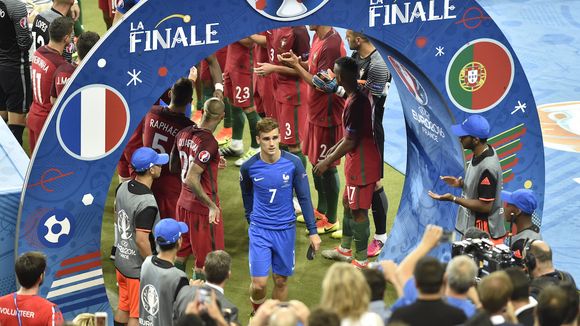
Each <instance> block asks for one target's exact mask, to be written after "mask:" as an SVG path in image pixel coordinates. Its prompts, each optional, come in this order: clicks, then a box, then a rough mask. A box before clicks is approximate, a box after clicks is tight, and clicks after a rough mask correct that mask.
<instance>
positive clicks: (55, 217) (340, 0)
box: [17, 0, 544, 318]
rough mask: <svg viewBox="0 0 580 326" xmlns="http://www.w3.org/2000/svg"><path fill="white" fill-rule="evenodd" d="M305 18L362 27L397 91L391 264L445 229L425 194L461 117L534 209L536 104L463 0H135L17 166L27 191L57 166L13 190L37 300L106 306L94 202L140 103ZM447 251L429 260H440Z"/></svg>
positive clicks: (444, 162) (539, 159)
mask: <svg viewBox="0 0 580 326" xmlns="http://www.w3.org/2000/svg"><path fill="white" fill-rule="evenodd" d="M264 5H265V7H263V6H264ZM256 6H258V8H261V9H257V8H256ZM304 24H318V25H331V26H338V27H344V28H349V29H353V30H356V31H361V32H363V33H365V34H366V35H368V36H369V37H370V38H371V39H372V41H373V42H374V43H375V45H376V47H377V48H378V50H379V52H380V53H381V55H382V56H383V58H384V59H385V61H386V62H387V64H388V66H389V68H390V69H391V70H392V72H393V76H394V80H395V82H396V83H397V88H398V89H399V93H400V97H401V99H402V105H403V110H404V116H405V124H406V130H407V142H408V145H407V147H408V153H407V162H408V165H407V171H406V180H405V184H404V189H403V195H402V198H401V205H400V208H399V212H398V215H397V219H396V222H395V224H394V227H393V230H392V233H391V236H390V238H389V240H388V243H387V246H386V248H387V249H386V250H384V252H383V253H382V256H381V258H383V259H386V258H390V259H395V260H401V259H402V258H403V257H404V256H405V255H406V254H407V253H408V252H409V251H410V250H411V249H412V248H413V247H414V246H415V245H416V244H417V243H418V242H419V240H420V238H421V235H422V232H423V230H424V227H425V225H427V224H429V223H436V224H439V225H442V226H443V227H444V228H446V229H453V226H454V221H455V217H456V213H457V206H456V205H453V204H451V203H446V202H436V201H433V200H431V199H430V198H429V197H428V195H427V191H428V190H431V189H432V190H434V191H436V192H448V191H449V190H450V189H448V188H447V186H446V185H445V184H444V183H443V182H442V181H440V179H439V176H440V175H456V176H459V175H462V174H463V171H464V157H465V158H469V153H463V151H462V149H461V146H460V143H459V141H458V139H457V138H456V137H454V136H453V135H452V134H451V132H450V126H451V125H452V124H453V123H457V122H458V121H459V122H461V121H463V120H464V119H465V118H466V117H467V116H469V115H470V114H473V113H479V114H482V115H483V116H485V117H486V118H487V119H488V120H489V121H490V123H491V126H492V134H493V137H492V138H491V139H490V141H491V142H492V143H493V144H494V146H495V147H496V148H497V151H498V152H499V154H500V157H501V160H502V166H503V169H504V175H503V177H504V183H505V188H506V189H510V190H513V189H516V188H522V187H528V188H533V189H534V190H535V191H536V192H537V193H538V195H539V197H540V198H541V200H540V202H541V204H540V209H538V211H537V213H538V215H539V216H541V212H542V209H541V207H543V194H544V154H543V147H542V138H541V133H540V125H539V120H538V115H537V112H536V105H535V102H534V98H533V96H532V93H531V90H530V87H529V84H528V82H527V80H526V77H525V74H524V71H523V70H522V67H521V65H520V63H519V61H518V60H517V58H516V55H515V53H514V52H513V50H512V48H511V47H510V45H509V43H508V41H507V39H506V38H505V37H504V35H503V34H502V33H501V31H500V30H499V29H498V27H497V26H496V24H495V23H494V22H493V20H492V19H491V18H490V17H489V16H488V15H487V13H486V12H485V11H484V10H483V9H482V8H481V7H480V6H479V5H478V4H477V3H476V2H475V1H473V0H462V1H459V0H437V1H434V0H430V1H429V0H423V1H421V0H403V1H397V2H394V1H387V0H384V1H383V0H366V1H350V0H333V1H329V0H303V1H301V2H298V1H296V0H247V2H246V1H230V0H214V1H211V2H206V1H183V0H164V1H155V0H142V1H141V2H140V3H139V4H138V5H137V6H135V7H134V8H133V9H132V10H131V11H130V12H129V13H128V14H127V15H126V16H125V18H124V20H123V21H122V22H121V23H120V24H118V25H117V26H116V27H114V28H113V29H112V30H110V31H109V32H108V34H107V35H106V37H104V38H103V39H102V40H101V41H100V43H99V44H98V46H97V47H96V48H95V49H93V50H92V51H91V53H90V55H89V56H88V57H87V58H86V59H85V60H84V61H83V63H82V64H81V66H80V67H79V68H78V69H77V71H76V72H75V74H74V76H73V78H72V79H71V80H70V81H69V84H68V86H67V88H66V89H65V91H64V92H63V94H62V96H61V97H60V98H59V100H58V101H57V103H56V105H55V107H54V109H53V111H52V113H51V115H50V117H49V119H48V121H47V124H46V125H45V128H44V130H43V132H42V137H41V141H40V143H39V145H38V147H37V150H36V151H35V153H34V155H33V158H32V164H31V165H30V167H29V170H28V174H27V179H26V183H27V185H30V184H36V183H38V182H41V181H42V180H46V178H45V177H46V174H47V173H57V172H58V173H57V174H58V178H55V177H54V176H53V177H51V178H49V180H50V181H51V183H50V184H45V185H44V186H43V187H28V186H26V187H24V193H23V195H22V200H21V207H20V211H19V217H18V233H17V236H18V240H17V253H22V252H25V251H29V250H41V251H43V252H45V253H46V254H47V256H48V260H49V264H48V268H47V273H46V279H45V282H44V284H43V286H42V287H41V294H42V295H43V296H46V297H48V298H49V299H50V300H52V301H53V302H56V303H58V304H59V306H60V307H61V309H62V311H63V312H64V314H65V317H67V318H71V317H72V316H74V315H75V314H76V313H78V312H81V311H82V312H86V311H109V312H110V306H109V302H108V300H107V297H106V293H105V287H104V283H103V275H102V268H101V262H100V260H101V256H100V240H101V224H102V216H103V209H104V205H105V200H106V197H107V191H108V188H109V185H110V181H111V177H112V176H113V173H114V169H115V166H116V163H117V161H118V159H119V157H120V156H121V153H122V151H123V148H124V146H125V143H126V142H127V140H128V138H129V136H130V131H132V130H134V129H135V128H136V126H137V124H138V123H139V121H140V120H141V119H142V118H143V116H144V115H145V113H146V112H147V111H148V109H149V108H150V106H151V103H153V102H155V100H156V99H157V97H158V95H159V94H162V93H163V91H164V90H165V89H167V88H168V87H169V86H170V85H171V84H172V82H173V81H175V80H177V79H178V78H179V77H181V76H182V75H184V73H185V72H186V71H187V70H188V68H189V67H191V66H192V65H193V64H195V63H196V62H199V61H200V60H202V59H203V58H205V57H207V56H208V55H210V54H211V53H213V52H215V51H216V50H218V49H220V48H221V47H223V46H225V45H227V44H229V43H232V42H234V41H237V40H239V39H241V38H243V37H246V36H248V35H250V34H253V33H257V32H260V31H264V30H268V29H273V28H277V27H282V26H288V25H304ZM388 151H389V149H388V148H387V149H386V155H389V153H388ZM50 171H52V172H50ZM43 178H44V179H43ZM384 184H385V186H387V187H388V180H384ZM455 194H456V195H458V193H457V192H456V193H455ZM448 249H449V248H447V250H439V251H437V252H434V253H433V254H436V255H439V256H445V255H446V254H448V252H449V250H448Z"/></svg>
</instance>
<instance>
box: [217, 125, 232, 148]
mask: <svg viewBox="0 0 580 326" xmlns="http://www.w3.org/2000/svg"><path fill="white" fill-rule="evenodd" d="M215 139H216V140H217V142H218V146H222V145H224V144H226V143H228V142H229V141H230V139H232V128H222V130H220V132H219V133H218V134H217V135H216V137H215Z"/></svg>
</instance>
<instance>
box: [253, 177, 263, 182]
mask: <svg viewBox="0 0 580 326" xmlns="http://www.w3.org/2000/svg"><path fill="white" fill-rule="evenodd" d="M262 180H264V178H254V181H255V182H258V181H262Z"/></svg>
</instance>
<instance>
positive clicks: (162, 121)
mask: <svg viewBox="0 0 580 326" xmlns="http://www.w3.org/2000/svg"><path fill="white" fill-rule="evenodd" d="M192 125H195V123H194V122H193V121H191V120H189V119H188V118H187V117H186V116H185V114H182V113H177V112H173V111H171V110H169V108H167V107H163V106H158V105H155V106H153V107H152V108H151V110H149V112H147V114H146V115H145V117H144V118H143V120H141V122H140V123H139V126H138V127H137V130H135V132H134V133H133V135H132V136H131V139H130V140H129V142H128V143H127V147H126V148H125V154H126V159H127V162H131V156H132V155H133V152H134V151H135V150H136V149H137V148H139V147H142V146H147V147H151V148H153V149H154V150H156V151H157V152H159V153H166V154H170V153H171V149H172V148H173V143H174V142H175V136H177V133H178V132H179V131H180V130H181V129H183V128H185V127H189V126H192ZM131 172H132V171H131ZM180 188H181V178H180V177H179V175H178V174H172V173H170V172H169V165H168V164H165V165H163V167H162V169H161V176H160V177H159V178H158V179H155V181H154V182H153V185H152V186H151V191H153V193H154V194H155V196H156V197H157V196H159V197H166V196H178V194H179V189H180Z"/></svg>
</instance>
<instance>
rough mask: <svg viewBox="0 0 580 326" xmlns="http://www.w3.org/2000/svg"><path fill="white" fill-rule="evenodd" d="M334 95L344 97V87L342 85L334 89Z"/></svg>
mask: <svg viewBox="0 0 580 326" xmlns="http://www.w3.org/2000/svg"><path fill="white" fill-rule="evenodd" d="M334 93H336V95H338V96H340V97H344V94H345V93H346V91H345V90H344V87H342V86H338V88H337V89H336V92H334Z"/></svg>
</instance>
